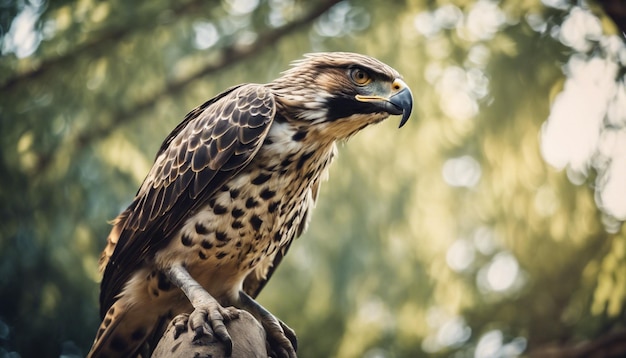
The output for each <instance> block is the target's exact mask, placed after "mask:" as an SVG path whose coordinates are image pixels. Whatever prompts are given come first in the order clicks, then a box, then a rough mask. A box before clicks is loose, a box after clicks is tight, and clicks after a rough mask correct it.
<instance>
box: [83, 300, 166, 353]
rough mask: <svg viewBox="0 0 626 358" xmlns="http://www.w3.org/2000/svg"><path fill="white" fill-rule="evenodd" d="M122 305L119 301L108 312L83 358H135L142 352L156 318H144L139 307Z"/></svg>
mask: <svg viewBox="0 0 626 358" xmlns="http://www.w3.org/2000/svg"><path fill="white" fill-rule="evenodd" d="M125 301H126V300H124V299H119V300H118V301H117V302H115V303H114V304H113V306H111V308H109V310H108V311H107V313H106V315H105V316H104V319H103V320H102V323H101V324H100V327H99V328H98V333H97V334H96V339H95V340H94V342H93V345H92V346H91V350H90V351H89V353H88V354H87V358H102V357H136V356H138V355H139V354H140V353H143V352H142V351H143V350H144V349H146V347H144V343H145V342H146V339H147V338H149V337H152V335H153V332H152V330H154V327H156V326H157V322H156V321H157V320H158V316H156V317H155V316H154V315H152V314H144V312H141V306H139V305H128V304H125ZM147 349H150V348H149V347H147ZM151 349H154V347H151Z"/></svg>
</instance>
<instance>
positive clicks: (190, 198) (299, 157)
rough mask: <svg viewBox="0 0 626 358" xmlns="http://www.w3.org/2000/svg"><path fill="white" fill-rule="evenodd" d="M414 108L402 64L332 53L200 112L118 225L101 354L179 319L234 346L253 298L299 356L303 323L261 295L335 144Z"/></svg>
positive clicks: (274, 350)
mask: <svg viewBox="0 0 626 358" xmlns="http://www.w3.org/2000/svg"><path fill="white" fill-rule="evenodd" d="M412 105H413V97H412V94H411V91H410V89H409V87H408V86H407V85H406V83H405V82H404V81H403V80H402V77H401V76H400V74H399V73H398V72H397V71H396V70H394V69H393V68H391V67H389V66H388V65H386V64H384V63H382V62H380V61H378V60H376V59H374V58H371V57H368V56H364V55H360V54H354V53H345V52H332V53H314V54H308V55H305V56H304V58H303V59H301V60H298V61H295V62H294V63H293V66H292V67H291V68H290V69H288V70H287V71H285V72H283V73H282V75H281V76H280V77H279V78H278V79H276V80H274V81H273V82H271V83H267V84H242V85H238V86H234V87H231V88H229V89H227V90H226V91H224V92H222V93H220V94H218V95H217V96H215V97H214V98H212V99H210V100H208V101H207V102H205V103H204V104H202V105H201V106H199V107H197V108H196V109H194V110H192V111H191V112H190V113H189V114H187V116H186V117H185V118H184V120H183V121H182V122H181V123H180V124H179V125H178V126H177V127H176V128H175V129H174V130H173V131H172V132H171V133H170V134H169V135H168V136H167V138H166V139H165V141H164V142H163V144H162V145H161V148H160V150H159V151H158V153H157V155H156V159H155V161H154V165H153V166H152V169H151V170H150V172H149V173H148V175H147V177H146V178H145V180H144V182H143V184H142V185H141V187H140V188H139V190H138V192H137V194H136V196H135V198H134V200H133V201H132V203H131V204H130V205H129V207H128V208H127V209H126V210H124V211H123V212H122V213H121V214H120V215H119V216H118V217H117V218H116V219H115V220H114V222H113V228H112V230H111V233H110V234H109V236H108V238H107V244H106V247H105V249H104V251H103V253H102V256H101V259H100V269H101V270H103V271H104V274H103V279H102V283H101V292H100V315H101V318H102V323H101V325H100V327H99V329H98V332H97V335H96V338H95V341H94V343H93V346H92V348H91V351H90V352H89V356H90V357H119V356H128V357H130V356H139V355H141V356H143V357H145V356H146V354H150V353H151V351H152V350H153V349H154V345H155V344H156V342H158V339H159V338H160V335H161V334H162V333H163V331H164V327H165V326H166V325H168V324H170V322H172V323H173V324H174V326H175V328H176V329H175V331H176V332H178V333H180V332H182V331H185V330H186V329H187V327H188V328H189V329H190V330H191V332H193V333H194V335H195V337H202V336H204V335H208V336H212V337H215V338H217V339H219V340H220V341H222V342H223V343H224V345H225V347H226V353H227V354H228V355H229V354H230V350H231V349H232V341H231V338H230V336H229V334H228V331H227V330H226V328H225V325H224V322H225V321H228V320H231V319H236V318H237V317H238V312H239V310H240V309H242V310H246V311H248V312H250V313H251V314H252V315H253V316H254V317H255V318H256V319H257V320H258V321H259V322H260V323H261V325H262V326H263V327H264V329H265V330H266V333H267V341H268V346H269V347H270V351H269V352H270V353H271V354H272V355H274V356H279V357H295V356H296V348H297V347H296V336H295V333H294V331H293V330H291V329H290V328H289V327H288V326H287V325H285V324H284V323H283V322H281V321H280V320H278V319H277V318H275V317H274V316H273V315H272V314H271V313H270V312H268V311H267V310H266V309H265V308H263V307H262V306H261V305H259V304H258V303H257V302H256V301H255V300H254V299H255V297H256V296H257V295H258V294H259V292H260V291H261V289H262V288H263V287H264V285H265V283H266V282H267V280H269V278H270V277H271V276H272V273H273V272H274V270H275V269H276V267H277V265H278V264H279V263H280V262H281V260H282V258H283V256H284V255H285V254H286V252H287V250H288V249H289V247H290V245H291V242H292V241H293V240H294V239H295V238H296V237H298V236H300V234H302V232H303V231H304V229H305V228H306V226H307V223H308V220H309V217H310V213H311V210H312V209H313V207H314V205H315V201H316V199H317V194H318V191H319V186H320V182H321V181H322V180H323V179H325V176H326V172H327V168H328V166H329V164H330V163H331V161H332V159H333V157H334V155H335V150H336V146H335V143H336V142H337V141H341V140H344V139H347V138H348V137H350V136H352V135H353V134H355V133H356V132H358V131H359V130H361V129H363V128H365V127H366V126H368V125H370V124H374V123H378V122H380V121H382V120H384V119H386V118H387V117H389V116H390V115H401V116H402V118H401V122H400V127H402V125H404V124H405V123H406V121H407V120H408V119H409V116H410V114H411V109H412ZM180 313H189V315H188V316H184V315H183V316H182V317H183V318H182V319H179V317H181V316H178V315H179V314H180ZM175 316H176V319H174V320H173V321H172V319H173V317H175Z"/></svg>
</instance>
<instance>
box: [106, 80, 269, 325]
mask: <svg viewBox="0 0 626 358" xmlns="http://www.w3.org/2000/svg"><path fill="white" fill-rule="evenodd" d="M275 112H276V103H275V101H274V97H273V96H272V94H271V93H270V91H269V90H268V89H267V88H265V87H263V86H262V85H253V84H247V85H240V86H236V87H233V88H230V89H228V90H226V91H224V92H223V93H221V94H219V95H217V96H216V97H214V98H213V99H211V100H209V101H207V102H206V103H204V104H203V105H201V106H199V107H197V108H196V109H194V110H192V111H191V112H189V114H187V116H186V117H185V119H184V120H183V121H182V122H181V123H180V124H179V125H178V126H177V127H176V128H175V129H174V130H173V131H172V133H170V135H169V136H168V137H167V138H166V139H165V141H164V142H163V144H162V145H161V148H160V150H159V152H158V153H157V156H156V158H155V162H154V165H153V167H152V169H151V170H150V172H149V173H148V175H147V177H146V179H145V180H144V182H143V184H142V185H141V187H140V188H139V191H138V192H137V195H136V196H135V199H134V200H133V202H132V203H131V205H130V206H129V207H128V209H126V210H125V211H124V212H123V213H122V214H120V216H119V217H118V218H119V220H117V221H116V227H115V228H114V230H120V235H119V239H118V242H117V245H116V246H115V250H114V251H113V253H112V254H111V256H110V258H109V259H108V262H107V263H106V268H105V270H104V275H103V279H102V284H101V292H100V312H101V315H102V316H104V313H106V311H107V310H108V309H109V307H111V305H113V303H114V302H115V301H116V299H117V296H118V295H119V294H120V292H121V291H122V289H123V288H124V285H125V284H126V282H127V281H128V280H129V278H130V277H131V275H132V274H133V272H134V271H135V270H136V269H137V268H138V267H139V265H141V263H142V262H143V261H145V260H150V259H151V258H152V256H153V255H154V254H155V253H156V252H157V251H158V250H159V249H160V248H162V247H163V246H164V245H166V244H167V242H168V241H169V240H170V239H171V238H172V236H173V235H174V234H176V232H177V230H178V229H180V227H181V225H182V224H183V223H184V222H185V221H186V220H187V219H188V217H189V215H190V213H191V212H193V211H194V210H197V209H198V208H199V207H202V206H203V205H205V204H206V203H207V201H208V200H209V199H210V198H211V196H212V195H213V193H215V191H217V190H218V189H219V188H220V187H221V186H222V185H223V184H224V183H225V182H227V181H228V180H229V179H230V178H232V177H233V176H234V175H236V174H237V173H238V172H239V171H240V170H241V169H243V168H244V167H245V166H246V165H247V164H248V163H249V162H250V161H251V160H252V158H253V157H254V156H255V155H256V153H257V152H258V150H259V148H260V147H261V145H262V143H263V140H264V139H265V137H266V135H267V132H268V131H269V128H270V126H271V123H272V120H273V118H274V115H275Z"/></svg>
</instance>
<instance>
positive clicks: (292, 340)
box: [239, 291, 298, 358]
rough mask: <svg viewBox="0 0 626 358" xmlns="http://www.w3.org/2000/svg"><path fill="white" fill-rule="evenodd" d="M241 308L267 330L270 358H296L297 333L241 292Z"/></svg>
mask: <svg viewBox="0 0 626 358" xmlns="http://www.w3.org/2000/svg"><path fill="white" fill-rule="evenodd" d="M239 301H240V304H241V308H243V309H245V310H246V311H248V312H250V313H252V315H253V316H255V317H256V319H257V320H258V321H259V322H260V323H261V325H262V326H263V328H264V329H265V334H266V336H267V337H266V339H267V345H268V349H267V351H268V352H269V355H270V357H276V358H296V357H297V355H296V350H297V349H298V340H297V338H296V332H295V331H294V330H293V329H291V328H289V326H287V325H286V324H284V323H283V322H282V321H280V320H279V319H278V318H276V317H274V315H273V314H271V313H270V312H269V311H268V310H266V309H265V308H264V307H263V306H261V305H260V304H258V303H257V302H256V301H255V300H254V299H252V297H250V296H248V295H247V294H246V293H244V292H241V291H240V292H239Z"/></svg>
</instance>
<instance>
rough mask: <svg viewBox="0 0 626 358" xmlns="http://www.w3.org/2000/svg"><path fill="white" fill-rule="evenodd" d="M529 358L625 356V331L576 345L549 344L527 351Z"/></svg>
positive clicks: (612, 357)
mask: <svg viewBox="0 0 626 358" xmlns="http://www.w3.org/2000/svg"><path fill="white" fill-rule="evenodd" d="M528 356H529V357H531V358H578V357H580V358H583V357H604V358H619V357H626V331H625V330H621V331H615V332H611V333H608V334H605V335H604V336H601V337H598V338H596V339H594V340H592V341H586V342H582V343H580V344H576V345H568V346H564V347H562V346H556V345H549V346H544V347H540V348H537V349H534V350H532V351H530V352H529V353H528Z"/></svg>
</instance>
